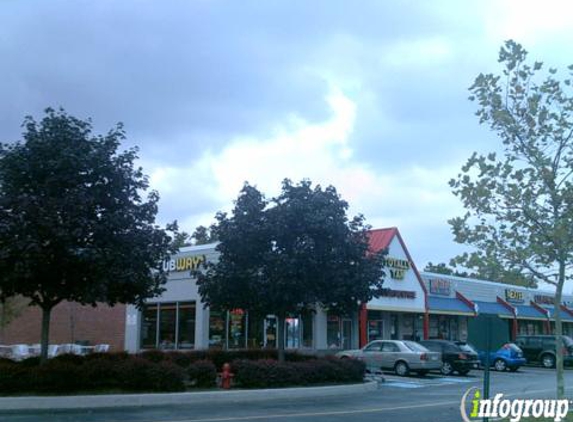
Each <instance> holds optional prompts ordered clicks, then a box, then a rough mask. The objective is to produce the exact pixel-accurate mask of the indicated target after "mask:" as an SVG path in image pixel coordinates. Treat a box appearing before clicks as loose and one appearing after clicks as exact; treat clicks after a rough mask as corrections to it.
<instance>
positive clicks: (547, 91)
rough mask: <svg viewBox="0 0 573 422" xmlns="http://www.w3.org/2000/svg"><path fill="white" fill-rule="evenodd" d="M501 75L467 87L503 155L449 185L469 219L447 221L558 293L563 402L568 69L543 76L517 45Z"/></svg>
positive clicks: (571, 105)
mask: <svg viewBox="0 0 573 422" xmlns="http://www.w3.org/2000/svg"><path fill="white" fill-rule="evenodd" d="M499 62H500V63H501V64H502V65H503V75H493V74H487V75H483V74H480V75H479V76H478V77H477V78H476V80H475V82H474V84H473V85H472V86H471V88H470V91H471V93H472V95H471V97H470V99H471V100H472V101H477V103H478V104H479V109H478V111H477V116H478V117H479V121H480V123H481V124H487V125H488V126H489V127H490V129H491V130H493V131H494V132H495V133H496V134H497V135H498V136H499V137H500V138H501V141H502V144H503V154H501V155H498V154H496V153H489V154H487V155H478V154H477V153H474V154H473V155H472V156H471V157H470V158H469V160H468V161H467V163H466V164H465V165H464V166H463V167H462V172H461V173H460V174H459V175H458V176H457V178H456V179H453V180H451V181H450V186H451V187H452V188H453V192H454V194H455V195H456V196H458V197H459V198H460V199H461V200H462V202H463V204H464V206H465V208H466V209H467V210H468V211H467V213H466V214H465V215H464V216H462V217H458V218H454V219H452V220H450V224H451V226H452V230H453V233H454V236H455V240H456V241H457V242H460V243H466V244H469V245H472V246H474V247H475V248H476V252H474V253H472V254H471V257H472V258H475V259H480V258H484V259H487V258H488V257H495V259H496V260H497V261H498V262H499V264H500V265H501V266H502V267H503V268H505V269H507V270H509V271H515V272H516V273H520V274H524V275H525V276H528V277H533V278H535V280H537V281H543V282H546V283H549V284H552V285H554V286H555V287H556V291H555V303H554V305H555V306H554V315H555V334H556V336H557V344H558V347H557V371H556V372H557V394H558V396H559V397H563V394H564V381H563V356H562V347H561V346H560V345H562V337H561V334H562V328H561V312H560V311H561V310H560V305H561V302H562V292H563V286H564V284H565V281H566V280H568V279H570V278H571V275H570V273H569V272H568V269H570V268H571V266H572V265H573V184H572V180H571V175H572V174H573V148H572V147H573V140H572V135H573V117H572V116H573V114H572V113H573V95H572V93H571V79H570V76H571V71H573V66H570V67H569V78H565V79H564V80H563V81H560V80H558V79H557V78H556V76H555V75H556V73H557V71H556V70H555V69H549V73H548V75H543V76H542V75H541V74H540V73H541V71H542V68H543V65H542V63H540V62H535V63H533V64H529V63H528V61H527V52H526V51H525V50H524V49H523V47H522V46H521V45H519V44H518V43H516V42H514V41H507V42H506V43H505V44H504V46H503V47H502V48H501V51H500V54H499Z"/></svg>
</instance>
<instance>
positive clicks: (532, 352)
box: [515, 335, 573, 368]
mask: <svg viewBox="0 0 573 422" xmlns="http://www.w3.org/2000/svg"><path fill="white" fill-rule="evenodd" d="M563 342H564V346H565V347H564V348H563V363H564V364H565V365H571V364H573V340H572V339H571V337H569V336H563ZM515 343H516V344H517V346H519V348H520V349H521V350H523V356H524V357H525V359H527V362H529V363H541V365H543V366H544V367H545V368H554V367H555V360H556V358H555V353H556V341H555V336H553V335H532V336H528V335H521V336H517V338H516V339H515Z"/></svg>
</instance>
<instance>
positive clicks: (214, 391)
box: [0, 351, 372, 410]
mask: <svg viewBox="0 0 573 422" xmlns="http://www.w3.org/2000/svg"><path fill="white" fill-rule="evenodd" d="M275 358H276V352H275V351H237V352H223V351H215V352H188V353H180V352H171V353H164V352H159V351H150V352H144V353H141V354H139V355H129V354H127V353H109V354H108V353H103V354H94V355H88V356H75V355H63V356H59V357H56V358H54V359H51V360H50V361H48V362H46V363H45V364H44V365H40V364H39V360H38V359H27V360H24V361H21V362H12V361H8V360H2V361H0V393H1V394H3V395H5V396H9V397H5V398H0V410H9V409H17V408H22V409H23V408H28V409H29V408H49V407H50V406H52V408H77V407H113V406H119V405H121V406H141V405H159V404H168V403H189V402H192V401H193V400H194V399H193V397H197V398H199V397H202V398H199V399H198V400H199V401H204V400H215V401H216V400H225V399H232V400H233V399H234V400H243V399H245V400H249V399H253V398H255V396H256V394H253V393H255V391H254V390H249V389H253V388H267V389H269V388H271V389H272V388H274V387H306V388H294V389H285V390H288V391H286V393H285V392H284V391H282V392H281V390H280V389H276V390H273V391H277V394H274V395H280V394H287V397H288V396H290V397H292V396H293V394H294V395H296V394H297V393H296V391H298V390H302V391H306V392H307V393H304V392H301V393H300V394H301V397H304V396H305V395H307V394H308V393H309V392H310V391H315V392H316V393H317V394H320V392H321V391H322V393H323V395H328V394H341V393H351V392H352V391H355V390H358V391H364V387H365V384H364V383H363V378H364V371H365V367H364V364H363V363H362V362H359V361H355V360H338V359H334V358H317V357H312V356H305V355H299V354H296V353H288V354H287V360H286V361H285V362H282V363H281V362H278V361H277V360H276V359H275ZM225 362H231V371H232V373H233V390H231V391H220V390H219V389H218V388H217V377H218V374H219V373H220V371H221V368H222V366H223V364H224V363H225ZM348 384H354V386H349V385H348ZM316 386H321V387H324V388H320V389H317V388H315V387H316ZM368 388H372V386H370V387H368ZM235 389H240V391H238V390H235ZM185 391H186V392H187V393H180V392H185ZM289 391H290V393H289ZM135 392H138V393H177V394H135V395H134V394H133V393H135ZM70 394H71V395H73V396H72V397H69V396H68V397H52V396H54V395H70ZM85 394H92V395H91V396H89V397H91V398H88V396H85ZM93 394H95V395H93ZM17 395H19V396H22V395H23V396H27V397H14V396H17ZM30 395H43V396H38V397H29V396H30ZM66 399H68V400H66ZM33 402H36V404H35V405H34V403H33ZM50 402H51V404H50ZM81 403H84V404H83V405H82V404H81ZM19 406H20V407H19Z"/></svg>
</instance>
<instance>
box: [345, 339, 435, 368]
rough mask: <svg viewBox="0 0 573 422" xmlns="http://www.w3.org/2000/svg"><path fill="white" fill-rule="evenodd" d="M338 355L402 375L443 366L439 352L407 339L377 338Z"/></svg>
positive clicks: (369, 366)
mask: <svg viewBox="0 0 573 422" xmlns="http://www.w3.org/2000/svg"><path fill="white" fill-rule="evenodd" d="M336 356H338V357H339V358H342V359H344V358H353V359H360V360H362V361H364V362H365V363H366V366H367V368H368V369H370V370H372V369H374V370H381V369H392V370H394V372H395V373H396V374H397V375H400V376H407V375H408V374H409V373H410V371H415V372H417V373H418V374H420V375H425V374H427V373H428V372H429V371H431V370H434V369H440V367H441V366H442V361H441V356H440V354H439V353H434V352H430V351H429V350H428V349H426V348H425V347H423V346H421V345H420V344H418V343H416V342H413V341H407V340H375V341H372V342H370V343H368V344H367V345H366V346H364V347H363V348H362V349H359V350H346V351H343V352H339V353H337V354H336Z"/></svg>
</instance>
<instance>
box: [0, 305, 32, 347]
mask: <svg viewBox="0 0 573 422" xmlns="http://www.w3.org/2000/svg"><path fill="white" fill-rule="evenodd" d="M25 307H26V302H25V300H24V299H23V298H22V297H8V298H5V299H4V300H1V301H0V341H2V340H3V338H4V329H5V328H6V327H7V326H8V324H10V323H11V322H12V321H14V320H15V319H16V318H18V317H19V316H20V315H21V313H22V311H23V310H24V308H25Z"/></svg>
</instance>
